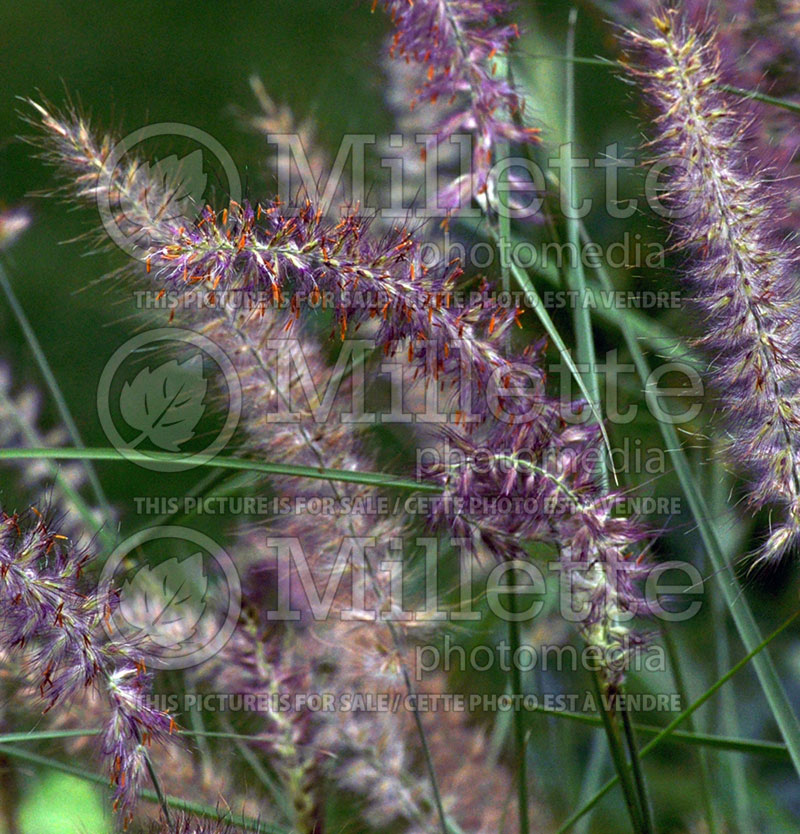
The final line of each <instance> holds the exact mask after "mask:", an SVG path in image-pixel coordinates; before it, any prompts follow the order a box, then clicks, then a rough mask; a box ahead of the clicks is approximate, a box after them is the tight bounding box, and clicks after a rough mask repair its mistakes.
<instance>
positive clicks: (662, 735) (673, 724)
mask: <svg viewBox="0 0 800 834" xmlns="http://www.w3.org/2000/svg"><path fill="white" fill-rule="evenodd" d="M798 616H800V610H798V611H795V612H794V614H792V615H791V616H790V617H789V618H788V619H787V620H786V621H785V622H784V623H783V624H782V625H780V626H778V628H776V629H775V631H773V632H772V634H770V635H769V636H768V637H766V638H765V639H764V640H762V641H761V642H760V643H759V644H758V645H757V646H755V647H754V648H753V649H752V650H751V651H749V652H748V653H747V654H746V655H745V656H744V657H743V658H742V659H741V660H740V661H739V662H738V663H737V664H736V665H735V666H733V667H732V668H731V669H730V670H729V671H728V672H726V673H725V674H724V675H723V676H722V677H721V678H720V679H719V680H718V681H716V683H714V684H712V686H711V687H710V688H709V689H707V690H706V691H705V692H704V693H703V694H702V695H701V696H700V697H699V698H698V699H697V700H696V701H695V702H694V703H692V704H691V705H690V706H689V707H687V709H685V710H684V711H683V712H682V713H681V714H680V715H678V716H677V717H676V718H674V719H673V720H672V721H670V723H669V724H667V726H666V727H664V728H663V729H662V730H660V731H659V733H658V734H657V735H656V737H655V738H653V739H652V740H651V741H649V742H648V743H647V744H645V746H644V747H642V749H641V756H643V757H644V756H646V755H647V754H648V753H650V752H652V751H653V750H654V749H655V748H656V747H658V745H659V744H661V743H662V742H663V741H664V740H665V739H667V738H669V736H671V735H672V733H673V731H674V730H675V729H676V728H677V727H678V726H680V725H681V724H682V723H683V722H684V721H685V720H686V719H687V718H688V717H689V716H691V715H693V714H694V713H695V712H696V711H697V710H698V709H700V707H701V706H703V704H705V703H706V701H708V700H709V698H711V697H712V696H713V695H714V693H715V692H717V690H718V689H720V688H721V687H722V686H723V685H724V684H725V683H727V682H728V681H729V680H730V679H731V678H732V677H733V676H734V675H735V674H736V673H737V672H739V671H740V670H741V669H743V668H744V667H745V666H746V665H747V664H748V663H749V662H750V661H751V660H754V659H755V658H756V657H757V656H758V655H759V653H760V652H762V651H763V650H764V649H765V648H766V647H767V646H768V645H769V644H770V643H771V642H772V641H773V640H774V639H775V638H776V637H777V636H778V635H779V634H780V633H781V632H782V631H784V630H785V629H786V628H788V627H789V626H790V625H791V624H792V623H793V622H794V621H795V620H796V619H797V617H798ZM618 781H619V776H614V777H613V778H612V779H609V781H608V782H606V784H605V785H603V787H602V788H600V790H599V791H598V792H597V793H596V794H595V795H594V796H593V797H592V799H591V800H589V802H587V803H586V804H585V805H583V806H582V807H581V808H580V809H579V810H577V811H576V812H575V813H574V814H573V815H572V816H571V817H570V818H569V819H568V820H567V821H566V822H565V823H564V824H563V825H562V826H561V827H560V828H559V829H558V831H557V832H556V834H563V832H565V831H568V830H569V829H570V828H571V827H572V826H573V824H574V823H576V822H577V821H578V820H579V819H580V818H581V817H582V816H583V815H584V814H585V813H586V812H587V811H589V810H591V809H592V808H593V807H594V806H595V805H596V804H597V803H598V802H599V801H600V800H601V799H602V798H603V797H604V796H605V795H606V794H607V793H608V792H609V791H610V790H611V789H612V788H613V787H614V786H615V785H616V784H617V782H618Z"/></svg>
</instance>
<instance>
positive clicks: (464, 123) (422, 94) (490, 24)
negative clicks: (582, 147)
mask: <svg viewBox="0 0 800 834" xmlns="http://www.w3.org/2000/svg"><path fill="white" fill-rule="evenodd" d="M383 5H384V7H385V8H386V10H387V12H388V13H389V14H390V15H391V19H392V23H393V24H394V27H395V34H394V38H393V40H392V43H391V46H390V48H389V54H390V56H391V57H392V58H396V59H403V60H405V61H406V62H407V63H414V64H417V65H418V66H419V70H420V74H419V81H418V86H417V87H416V89H415V97H414V98H413V99H412V101H411V108H412V109H413V108H414V107H416V106H417V104H419V103H422V104H425V103H427V104H430V105H432V106H434V105H435V106H438V107H439V109H440V110H441V114H440V115H439V121H438V124H437V125H436V126H435V128H434V130H435V138H434V139H433V140H432V145H433V146H438V145H441V144H443V143H445V142H448V141H449V140H450V138H451V137H452V136H455V135H456V134H458V133H468V134H471V135H472V136H473V137H474V139H475V147H474V150H473V169H472V171H471V173H470V175H464V176H461V177H459V178H458V179H457V180H455V181H454V182H453V183H451V184H450V185H449V186H447V187H446V188H444V189H443V191H442V192H441V193H440V195H439V198H440V205H442V207H443V208H448V209H451V210H457V209H459V208H461V207H462V206H463V205H464V201H465V200H469V199H470V198H472V197H476V198H478V199H480V198H481V197H482V196H483V195H484V194H485V193H486V191H487V189H488V188H489V185H490V182H489V181H490V172H491V168H492V164H493V161H494V160H493V156H494V151H495V146H496V145H497V143H498V142H503V141H508V142H516V143H521V144H531V143H534V142H538V133H539V131H538V129H536V128H532V127H525V126H524V125H522V123H521V118H520V116H521V114H522V110H523V100H522V97H521V96H520V95H519V94H518V93H517V91H516V90H515V89H514V87H513V86H512V85H511V83H510V82H509V81H508V79H507V78H506V77H505V74H503V73H500V72H498V62H497V60H496V58H497V57H498V56H501V57H502V56H505V55H507V54H508V52H509V50H510V48H511V43H512V42H513V41H514V40H516V39H517V38H518V37H519V28H518V27H517V25H516V23H510V24H504V23H497V22H496V21H497V20H499V19H502V18H504V17H507V15H508V12H509V6H510V4H509V3H507V2H503V0H492V2H489V1H488V0H484V1H483V2H481V1H480V0H477V1H476V0H415V2H409V0H383ZM375 6H377V0H375V3H374V4H373V8H375Z"/></svg>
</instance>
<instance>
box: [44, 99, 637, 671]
mask: <svg viewBox="0 0 800 834" xmlns="http://www.w3.org/2000/svg"><path fill="white" fill-rule="evenodd" d="M43 125H44V127H45V129H46V131H47V132H48V134H49V135H51V136H54V140H55V141H54V142H53V141H49V142H48V146H49V150H50V152H51V153H53V154H54V155H55V157H56V159H57V161H58V162H59V163H60V166H61V167H62V168H65V169H66V170H68V171H70V172H71V175H72V176H73V177H74V176H75V175H77V178H78V180H79V181H80V182H81V184H82V193H83V195H84V196H85V195H91V196H96V195H97V189H98V188H111V189H112V190H114V191H115V193H121V192H122V187H121V185H117V184H115V177H117V176H119V175H118V174H116V173H115V172H114V171H106V170H105V168H104V166H105V165H106V161H107V160H106V157H104V156H102V155H101V156H97V154H96V149H97V148H99V147H105V146H106V145H107V144H108V140H104V141H103V142H100V143H92V141H91V140H89V141H87V140H86V138H85V137H86V135H87V133H88V135H89V136H91V131H88V129H87V127H86V125H85V124H84V123H83V122H82V121H81V120H80V119H79V118H77V117H76V116H75V115H74V114H72V115H71V116H69V115H68V116H67V117H66V118H62V117H60V116H57V115H53V114H50V113H49V112H45V114H44V117H43ZM65 144H67V145H68V147H69V148H70V149H71V152H70V153H68V154H65V153H64V152H63V147H64V145H65ZM130 167H131V168H136V166H135V165H134V164H133V163H131V164H130ZM140 167H141V166H139V168H136V169H137V170H139V169H140ZM90 173H91V175H92V177H93V179H90V178H89V174H90ZM123 175H124V172H123ZM133 196H134V197H135V196H136V195H133ZM281 208H282V207H281V204H280V203H279V202H275V203H272V204H270V205H269V206H267V207H262V206H255V207H252V206H250V205H248V204H245V205H238V204H231V205H230V206H229V207H228V208H226V209H224V210H223V211H221V212H215V211H214V210H212V209H211V208H209V207H206V208H204V209H203V211H202V212H201V213H200V216H199V218H198V219H197V220H196V221H192V220H190V219H188V218H181V219H176V218H175V217H173V216H172V215H171V213H170V212H169V211H165V212H162V214H161V216H160V217H149V218H146V219H145V221H144V225H146V226H147V228H148V229H149V230H150V245H149V249H147V250H146V251H147V256H146V262H147V271H148V272H149V273H150V277H151V279H152V280H154V281H155V282H156V286H158V287H159V288H160V289H161V290H172V291H178V292H181V291H183V292H190V293H205V294H208V295H209V297H213V299H214V300H215V303H214V305H212V306H214V307H215V312H214V313H212V314H210V316H209V319H208V323H207V326H208V327H209V328H211V330H213V331H215V334H216V335H214V338H222V339H223V340H224V341H225V342H226V347H229V348H230V350H229V352H232V353H233V354H234V355H236V356H237V364H238V365H239V368H238V370H239V372H240V373H241V374H243V375H244V378H245V379H251V378H253V379H257V380H258V384H259V385H261V386H264V387H265V389H266V390H267V391H271V392H272V393H271V394H270V395H269V396H270V397H274V396H275V395H276V391H277V389H276V386H275V384H274V382H270V381H269V379H268V377H265V376H264V373H265V371H264V367H263V363H264V359H263V354H264V347H265V343H266V342H265V340H266V339H267V338H268V336H266V335H265V334H266V330H264V328H265V327H266V328H267V330H269V331H271V332H274V331H275V329H276V327H275V324H274V323H273V322H270V321H269V316H267V312H268V311H270V310H271V308H275V310H276V311H277V312H278V314H279V315H280V316H281V317H282V320H283V323H282V325H281V327H280V329H282V330H285V331H287V332H288V331H290V330H291V329H292V327H293V326H294V325H295V322H297V321H298V320H299V318H300V316H301V312H302V310H303V309H304V308H306V309H307V308H315V307H318V306H323V305H324V306H325V307H326V308H329V309H332V310H333V312H334V313H335V316H336V322H337V324H336V328H335V334H336V335H337V336H338V337H339V338H341V339H344V338H345V337H347V336H348V335H350V336H352V335H354V334H356V335H357V334H358V332H359V329H360V328H364V329H365V330H366V329H367V328H371V331H370V335H371V338H372V339H373V340H374V345H375V347H376V348H377V349H378V350H379V351H381V352H382V353H383V355H384V356H385V357H392V356H396V355H397V356H401V357H403V358H404V360H405V361H406V362H407V363H408V365H409V366H411V367H412V368H413V369H414V370H415V371H416V373H417V374H418V375H419V376H420V377H421V378H424V379H425V380H427V382H428V384H430V385H436V386H437V387H439V388H441V389H442V390H443V391H446V394H445V396H446V398H449V399H448V401H449V407H448V409H449V412H450V413H451V414H452V415H453V419H452V423H453V425H452V426H451V428H450V430H449V431H451V432H453V433H454V434H455V436H456V437H457V438H459V439H460V442H461V443H462V444H464V446H465V448H469V446H470V444H473V446H474V447H475V448H480V449H488V450H489V457H490V459H491V460H490V463H491V465H490V466H489V468H488V470H487V469H485V468H483V467H482V465H480V464H478V463H477V462H476V456H475V454H467V455H466V456H465V459H464V461H463V462H462V464H461V465H459V466H458V467H457V468H456V469H455V470H454V469H452V468H451V467H447V468H446V469H445V470H443V471H438V472H435V473H434V472H432V473H430V476H431V477H434V478H435V479H436V480H438V481H439V482H440V483H441V484H442V486H443V487H444V488H445V490H446V497H450V498H454V499H457V500H455V501H444V502H442V505H441V511H439V512H437V513H436V519H437V520H438V521H439V522H440V523H444V524H445V525H446V526H447V528H449V529H451V530H453V531H455V532H456V533H458V534H464V533H467V534H468V535H469V536H470V537H471V538H472V539H473V540H474V542H475V543H476V545H477V546H480V547H482V548H487V549H488V550H489V552H491V553H492V555H493V556H494V557H495V558H497V559H509V558H517V557H519V556H520V555H521V554H524V545H523V541H524V539H525V538H526V537H531V538H539V539H542V540H545V541H548V542H550V543H553V544H555V545H556V546H557V547H558V548H559V550H560V552H561V554H562V556H563V557H564V558H565V560H566V561H567V562H568V563H569V564H568V568H569V572H570V573H574V572H575V571H580V572H583V573H584V574H586V575H587V576H591V577H592V579H591V580H590V587H589V589H588V596H587V593H586V592H584V593H583V594H582V599H583V602H582V603H580V604H579V605H578V606H577V607H576V608H577V609H582V610H585V612H586V618H585V619H586V622H585V624H584V626H585V627H583V628H582V633H583V634H584V636H586V637H588V638H589V639H591V640H594V639H595V638H596V637H597V636H598V635H602V637H603V641H604V642H603V643H602V645H601V646H599V648H600V649H601V650H603V651H604V652H605V653H607V652H608V649H609V648H611V647H612V645H611V644H613V648H614V649H615V650H616V649H619V648H621V649H622V651H621V655H622V656H624V657H627V656H628V654H629V652H630V650H631V648H632V645H633V642H634V641H632V639H631V635H630V633H629V630H628V629H627V628H622V627H619V628H618V627H617V626H616V625H615V624H616V623H617V619H618V617H617V615H618V613H619V611H620V610H622V609H623V608H624V609H628V610H631V611H633V612H634V613H637V612H638V613H641V612H642V611H643V608H642V605H641V600H640V599H639V598H638V595H637V593H636V592H635V587H634V584H633V583H632V582H630V581H628V580H627V579H626V581H624V582H620V581H619V577H620V576H628V577H629V578H630V577H632V576H633V575H635V574H636V573H637V572H638V570H639V569H638V567H637V564H636V558H635V557H636V553H635V550H636V546H637V543H638V541H639V539H640V538H641V533H640V531H639V530H638V527H637V526H636V525H635V524H631V523H630V522H625V521H620V520H619V519H617V518H616V517H615V515H614V505H615V502H616V499H615V498H614V496H604V495H603V494H602V490H600V489H599V488H598V487H596V486H595V484H594V482H593V475H592V473H593V471H594V467H595V462H596V457H594V456H593V455H592V454H591V450H592V449H594V447H595V446H596V444H597V443H598V442H599V439H598V435H597V431H596V428H593V427H590V426H570V427H568V426H566V425H565V424H564V422H563V420H562V419H561V408H560V405H559V403H558V402H556V401H555V400H553V399H551V398H550V397H549V396H548V395H547V394H546V392H545V386H544V374H543V371H542V369H541V366H540V359H539V356H538V353H537V351H536V350H533V351H530V350H529V351H526V352H523V353H521V354H519V355H515V356H511V357H506V356H505V355H504V345H505V342H506V334H507V333H508V332H509V330H510V328H512V327H513V326H514V324H515V322H516V323H518V318H519V311H517V310H515V309H509V308H505V307H502V306H500V305H499V304H497V303H496V302H495V301H493V300H492V299H491V297H490V295H489V294H488V293H483V294H479V296H480V297H479V298H478V299H477V300H475V299H474V298H473V296H472V294H469V299H468V300H464V299H463V297H461V296H460V295H459V294H458V292H457V290H458V284H457V280H458V278H459V276H460V268H459V266H458V264H449V265H445V266H443V267H439V268H434V269H430V268H428V267H427V266H426V265H425V264H424V263H422V259H421V257H420V255H419V244H418V242H417V241H416V240H415V238H414V236H413V235H412V234H411V233H410V232H408V231H406V230H403V229H396V230H394V231H393V232H391V233H388V234H386V235H384V236H383V237H380V238H375V237H373V236H372V235H371V234H370V230H369V223H368V222H367V221H365V220H364V219H363V218H360V217H358V216H357V215H352V214H351V215H347V216H345V217H343V218H341V220H339V222H338V223H333V222H326V221H324V220H323V218H322V216H321V213H320V212H318V211H316V210H315V209H314V207H313V205H312V204H311V203H310V202H309V203H307V204H306V205H305V207H304V208H303V209H302V210H301V211H299V212H291V213H289V214H283V213H282V211H281ZM145 209H146V206H143V205H142V204H141V201H140V204H139V205H138V206H137V207H136V209H135V210H134V211H133V214H136V213H137V212H139V213H141V212H143V211H144V210H145ZM162 218H163V219H162ZM234 297H235V298H236V299H237V302H236V303H235V304H234V303H233V302H232V301H231V299H232V298H234ZM242 298H246V299H247V301H248V304H247V305H246V306H247V307H248V308H249V312H246V313H243V312H242V308H243V305H242ZM259 313H263V314H264V323H263V324H260V321H261V319H260V317H259ZM235 345H238V348H236V349H235V350H234V346H235ZM270 386H271V387H270ZM251 425H252V427H253V428H254V431H253V434H252V435H251V442H254V443H255V446H256V448H258V447H260V446H264V445H265V444H267V443H270V442H271V440H270V439H269V438H268V436H267V433H268V432H269V434H270V436H271V433H272V432H271V431H270V429H269V427H268V426H263V425H262V426H261V427H260V428H259V427H258V425H259V424H257V423H255V422H254V423H252V424H251ZM295 443H296V444H298V448H301V447H302V448H305V450H306V451H305V452H304V453H303V454H305V455H308V454H309V453H311V455H312V463H313V462H316V465H328V461H326V457H325V447H326V445H327V444H326V442H325V441H323V440H318V441H315V442H313V443H311V442H309V438H308V437H307V436H305V435H304V431H303V430H302V428H300V429H299V430H298V431H297V433H296V435H295ZM526 461H527V462H528V463H529V464H531V463H532V465H528V466H525V462H526ZM509 462H510V465H509ZM498 472H502V478H500V479H498ZM560 483H561V484H562V486H561V487H560V486H559V484H560ZM512 494H513V495H514V497H515V498H523V499H527V503H526V502H525V501H522V502H521V503H520V502H519V501H517V502H516V503H515V506H516V507H519V508H520V509H517V510H516V511H515V512H509V513H507V514H504V515H503V517H502V518H500V519H497V518H494V517H493V516H494V512H495V511H494V510H493V509H491V508H492V507H494V506H496V502H494V503H493V502H492V498H493V497H494V498H503V497H504V498H508V497H509V496H510V495H512ZM553 494H555V495H556V497H558V498H564V496H565V495H569V496H570V500H556V501H553V500H550V499H551V498H552V497H553ZM487 507H488V508H490V509H486V508H487ZM465 508H466V509H465ZM504 528H505V532H501V533H498V532H497V531H502V530H503V529H504ZM598 566H599V568H598ZM622 568H625V570H623V569H622ZM587 599H588V600H590V604H585V603H586V600H587ZM609 601H611V604H607V603H609ZM598 624H601V627H600V628H599V630H598V628H597V625H598ZM623 668H624V664H621V665H620V667H619V669H618V670H617V671H615V672H614V673H613V674H611V675H610V678H613V680H614V681H617V680H618V679H619V677H620V675H621V673H622V669H623Z"/></svg>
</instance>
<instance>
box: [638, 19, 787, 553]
mask: <svg viewBox="0 0 800 834" xmlns="http://www.w3.org/2000/svg"><path fill="white" fill-rule="evenodd" d="M653 23H654V24H655V31H654V32H653V33H652V34H648V35H640V34H636V33H633V32H629V33H628V43H629V45H630V47H631V48H632V50H633V51H635V52H636V53H638V54H640V55H641V56H642V57H643V60H644V63H645V65H644V66H643V67H638V66H637V67H631V68H630V72H631V74H632V75H633V76H634V77H635V78H636V79H637V80H638V81H640V82H641V83H643V84H644V85H645V87H646V89H647V92H648V93H649V96H650V98H651V100H652V102H653V104H654V105H655V107H656V108H657V110H658V111H659V113H660V115H659V117H658V120H657V124H658V127H659V131H660V133H659V135H658V136H657V137H656V140H655V145H656V147H657V149H658V155H659V159H661V160H669V166H670V171H671V172H674V173H672V174H671V176H670V179H669V181H668V182H667V183H666V185H665V190H666V194H667V200H668V202H669V204H670V207H671V209H672V210H673V218H674V219H673V222H674V234H675V237H676V241H677V246H678V247H679V248H682V249H684V250H686V251H687V252H688V253H689V254H690V255H691V256H692V262H691V266H690V268H688V269H687V270H686V271H685V273H684V275H685V278H686V279H687V281H688V282H689V283H690V285H691V286H692V289H693V291H694V295H695V297H696V299H697V301H698V303H699V306H700V308H701V310H702V312H703V313H704V315H705V318H706V324H705V332H706V335H705V336H704V338H703V339H702V341H701V344H703V345H705V346H706V347H707V348H708V349H709V351H710V352H711V354H712V356H713V357H714V358H713V362H712V365H711V368H710V373H711V374H712V377H713V380H714V382H715V384H716V387H717V390H719V391H720V392H721V395H720V396H721V400H722V406H723V409H724V412H725V413H726V416H727V430H728V432H729V434H730V437H731V442H730V443H729V444H728V451H729V453H730V457H731V459H732V460H733V462H734V463H735V464H737V465H739V466H742V467H743V468H745V469H747V470H749V472H750V473H751V476H752V477H751V484H750V495H749V498H750V503H751V505H752V506H753V507H754V508H762V507H767V506H776V505H777V506H779V507H782V508H783V510H784V512H783V518H782V520H781V521H780V522H779V523H778V524H777V525H776V526H775V527H774V528H773V530H772V532H771V535H770V537H769V539H768V541H767V542H766V543H765V544H764V546H763V548H762V550H761V554H760V559H762V560H770V559H775V558H779V557H780V556H781V555H782V554H784V553H785V552H786V550H787V549H788V548H789V547H791V546H792V545H794V544H796V543H797V541H798V537H800V403H799V402H798V393H800V364H799V363H798V361H797V356H798V348H800V296H799V295H798V292H797V278H796V272H797V261H798V251H797V248H796V246H795V245H794V244H791V243H790V242H789V241H787V240H786V239H785V238H783V237H782V236H781V235H780V229H781V226H782V217H781V215H780V212H779V209H778V208H777V207H778V206H780V205H781V201H780V200H779V199H777V197H776V194H775V191H774V188H773V186H772V185H771V184H770V182H769V172H765V171H764V170H763V169H762V168H759V167H757V165H758V160H755V164H752V163H749V162H748V159H747V156H746V154H747V142H746V131H747V128H748V126H749V125H748V122H747V119H746V118H745V116H744V115H743V113H742V112H741V111H740V110H739V109H737V106H736V104H735V102H732V101H731V100H730V99H729V97H728V96H727V95H725V94H724V93H722V92H720V91H719V88H718V86H717V82H718V81H719V65H720V59H719V53H718V50H717V47H716V45H715V43H714V41H713V40H712V38H711V36H710V35H709V34H708V33H706V32H701V31H699V30H695V29H693V28H692V27H690V26H689V25H687V24H686V23H685V21H684V20H683V18H682V17H681V16H680V15H679V14H678V13H677V12H676V11H674V10H671V11H667V12H664V13H663V14H662V15H661V16H658V17H655V18H653ZM676 163H680V164H676Z"/></svg>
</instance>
